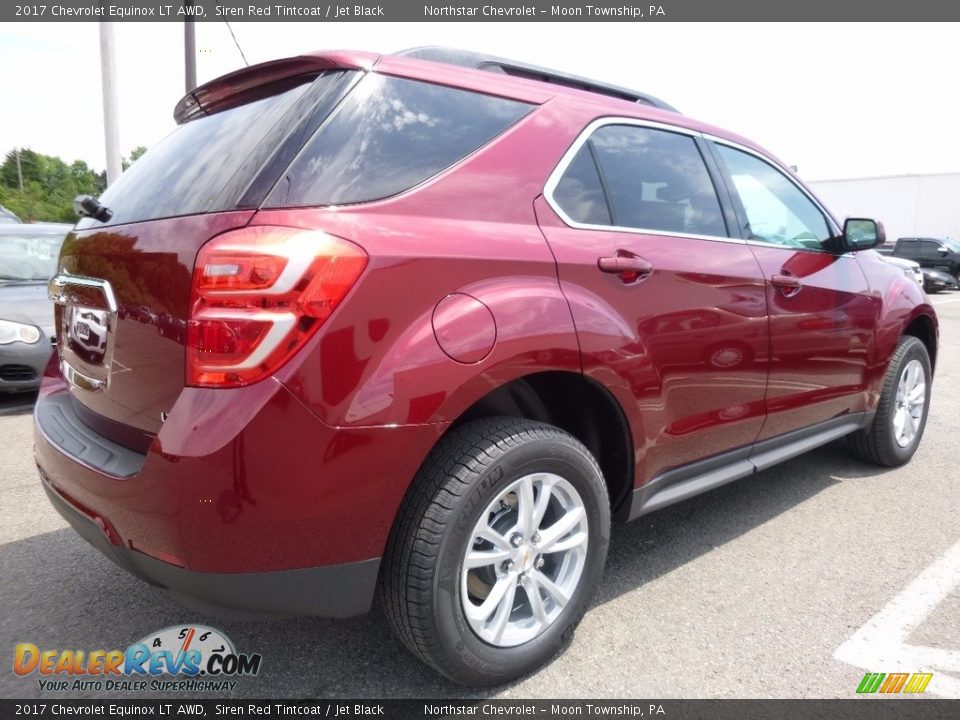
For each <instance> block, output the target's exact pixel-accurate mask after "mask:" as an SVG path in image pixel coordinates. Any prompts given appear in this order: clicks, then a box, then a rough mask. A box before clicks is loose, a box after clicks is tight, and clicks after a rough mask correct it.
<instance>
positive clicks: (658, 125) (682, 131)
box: [543, 116, 746, 245]
mask: <svg viewBox="0 0 960 720" xmlns="http://www.w3.org/2000/svg"><path fill="white" fill-rule="evenodd" d="M607 125H634V126H636V127H646V128H653V129H655V130H665V131H667V132H672V133H676V134H678V135H687V136H688V137H692V138H698V137H703V133H701V132H700V131H698V130H691V129H690V128H685V127H680V126H677V125H670V124H668V123H662V122H656V121H653V120H640V119H638V118H630V117H617V116H611V117H602V118H598V119H596V120H594V121H593V122H591V123H590V124H589V125H587V127H585V128H584V129H583V130H582V131H581V132H580V134H579V135H578V136H577V139H576V140H574V141H573V144H572V145H571V146H570V147H569V148H568V149H567V151H566V152H565V153H564V154H563V157H562V158H560V162H559V163H557V166H556V167H555V168H554V169H553V172H552V173H550V177H548V178H547V182H546V185H544V187H543V197H544V199H546V201H547V204H548V205H549V206H550V207H551V208H552V209H553V211H554V212H555V213H556V214H557V215H558V216H559V218H560V219H561V220H563V222H564V224H566V225H568V226H570V227H572V228H576V229H577V230H600V231H606V232H621V233H633V234H635V235H656V236H658V237H682V238H690V239H692V240H711V241H713V242H726V243H734V244H736V245H744V244H745V243H746V241H745V240H743V239H742V238H732V237H730V236H728V235H697V234H694V233H681V232H667V231H666V230H654V229H650V228H634V227H624V226H623V225H591V224H588V223H581V222H577V221H576V220H573V219H572V218H571V217H570V216H569V215H567V213H565V212H564V210H563V208H561V207H560V204H559V203H557V201H556V200H554V198H553V192H554V190H556V188H557V185H559V184H560V179H561V178H562V177H563V174H564V173H565V172H566V171H567V168H568V167H569V166H570V163H572V162H573V159H574V158H575V157H576V155H577V153H578V152H580V148H582V147H583V146H584V144H586V142H587V140H588V139H589V138H590V136H591V135H592V134H593V133H594V132H596V131H597V130H599V129H600V128H602V127H606V126H607ZM706 169H707V168H706V164H704V171H706Z"/></svg>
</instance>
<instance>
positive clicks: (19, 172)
mask: <svg viewBox="0 0 960 720" xmlns="http://www.w3.org/2000/svg"><path fill="white" fill-rule="evenodd" d="M17 180H19V181H20V194H21V195H22V194H23V168H22V167H20V148H17Z"/></svg>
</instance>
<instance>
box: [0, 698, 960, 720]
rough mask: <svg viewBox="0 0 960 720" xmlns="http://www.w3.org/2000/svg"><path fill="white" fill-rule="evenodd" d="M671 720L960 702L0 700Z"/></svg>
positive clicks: (184, 710) (946, 713)
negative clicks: (661, 719)
mask: <svg viewBox="0 0 960 720" xmlns="http://www.w3.org/2000/svg"><path fill="white" fill-rule="evenodd" d="M97 716H103V717H159V716H165V717H170V718H183V717H190V716H192V717H209V718H222V717H271V718H297V717H325V718H336V719H338V720H343V719H347V718H350V719H352V718H374V717H377V718H399V719H402V720H408V719H414V720H415V719H416V718H462V717H475V718H516V717H522V718H567V717H582V718H654V719H659V718H664V719H665V718H669V719H670V720H700V719H703V720H751V719H752V718H776V720H794V719H796V720H800V719H801V718H802V719H803V720H808V719H819V718H824V719H827V718H829V719H830V720H834V719H836V720H846V719H847V718H857V719H860V718H862V719H863V720H886V719H887V718H890V719H891V720H893V719H894V718H896V719H897V720H912V719H913V718H918V719H924V720H926V719H928V718H937V719H938V720H939V719H940V718H957V717H960V701H955V700H927V699H920V698H909V699H908V698H897V699H882V700H881V699H867V698H861V699H856V700H635V699H626V700H465V699H464V700H262V699H261V700H195V701H185V700H168V699H158V700H43V701H30V700H24V701H20V700H0V718H4V719H5V718H8V717H51V718H52V717H97Z"/></svg>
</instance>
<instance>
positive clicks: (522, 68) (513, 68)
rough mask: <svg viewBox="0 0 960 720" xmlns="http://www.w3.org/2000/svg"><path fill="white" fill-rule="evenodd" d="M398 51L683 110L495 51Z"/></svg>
mask: <svg viewBox="0 0 960 720" xmlns="http://www.w3.org/2000/svg"><path fill="white" fill-rule="evenodd" d="M394 54H395V55H397V56H399V57H407V58H414V59H417V60H430V61H432V62H439V63H444V64H446V65H459V66H461V67H467V68H471V69H474V70H486V71H488V72H495V73H502V74H504V75H511V76H513V77H521V78H527V79H528V80H539V81H540V82H545V83H551V84H554V85H562V86H564V87H569V88H575V89H577V90H586V91H587V92H592V93H597V94H599V95H607V96H609V97H615V98H620V99H621V100H627V101H629V102H633V103H639V104H641V105H649V106H651V107H655V108H660V109H661V110H669V111H670V112H679V110H677V109H676V108H675V107H673V106H671V105H668V104H667V103H665V102H664V101H663V100H660V99H659V98H655V97H654V96H653V95H649V94H647V93H642V92H637V91H636V90H629V89H627V88H623V87H619V86H617V85H610V84H608V83H602V82H598V81H596V80H590V79H588V78H583V77H579V76H578V75H571V74H569V73H565V72H560V71H559V70H551V69H549V68H544V67H540V66H538V65H530V64H528V63H522V62H517V61H516V60H507V59H505V58H500V57H495V56H492V55H483V54H482V53H477V52H472V51H470V50H457V49H455V48H445V47H418V48H410V49H409V50H401V51H400V52H397V53H394Z"/></svg>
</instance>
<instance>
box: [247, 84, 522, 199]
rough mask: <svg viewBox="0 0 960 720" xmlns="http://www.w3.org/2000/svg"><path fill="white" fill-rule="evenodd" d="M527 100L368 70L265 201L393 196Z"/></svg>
mask: <svg viewBox="0 0 960 720" xmlns="http://www.w3.org/2000/svg"><path fill="white" fill-rule="evenodd" d="M531 107H532V106H531V105H528V104H527V103H522V102H517V101H514V100H507V99H504V98H499V97H494V96H491V95H483V94H481V93H476V92H469V91H466V90H459V89H455V88H449V87H443V86H440V85H432V84H429V83H423V82H417V81H413V80H406V79H401V78H394V77H387V76H384V75H378V74H375V73H371V74H369V75H367V77H365V78H364V79H363V80H362V81H361V82H360V83H358V85H357V86H356V87H355V88H354V89H353V91H352V92H351V93H350V95H348V96H347V98H346V99H345V100H344V101H343V102H342V103H341V104H340V106H339V107H338V108H337V109H336V110H335V111H334V112H333V114H332V115H331V116H330V117H329V118H328V119H327V121H326V122H325V123H324V124H323V125H321V127H320V128H319V130H318V131H317V132H316V134H315V135H314V136H313V137H312V138H311V139H310V140H309V141H308V142H307V144H306V145H305V146H304V148H303V150H302V151H301V152H300V154H299V155H298V156H297V157H296V158H295V159H294V161H293V162H292V164H291V165H290V167H289V168H287V170H286V172H285V173H284V174H283V176H282V177H281V178H280V180H279V182H278V183H277V185H276V187H274V189H273V191H272V192H271V193H270V194H269V196H268V197H267V200H266V202H265V203H264V205H265V206H266V207H291V206H304V205H307V206H310V205H342V204H347V203H359V202H366V201H370V200H378V199H381V198H386V197H390V196H391V195H396V194H397V193H400V192H403V191H404V190H408V189H409V188H411V187H413V186H415V185H418V184H419V183H421V182H423V181H424V180H427V179H429V178H431V177H433V176H434V175H436V174H437V173H439V172H441V171H443V170H445V169H446V168H448V167H450V166H451V165H453V164H454V163H456V162H458V161H459V160H461V159H463V158H464V157H466V156H467V155H469V154H470V153H471V152H473V151H474V150H476V149H478V148H480V147H482V146H483V145H485V144H486V143H488V142H489V141H490V140H492V139H493V138H495V137H496V136H497V135H499V134H500V133H502V132H503V131H504V130H506V129H507V128H508V127H510V126H511V125H513V124H514V123H516V122H517V121H518V120H519V119H520V118H522V117H523V116H524V115H526V114H527V113H528V112H529V111H530V110H531Z"/></svg>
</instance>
